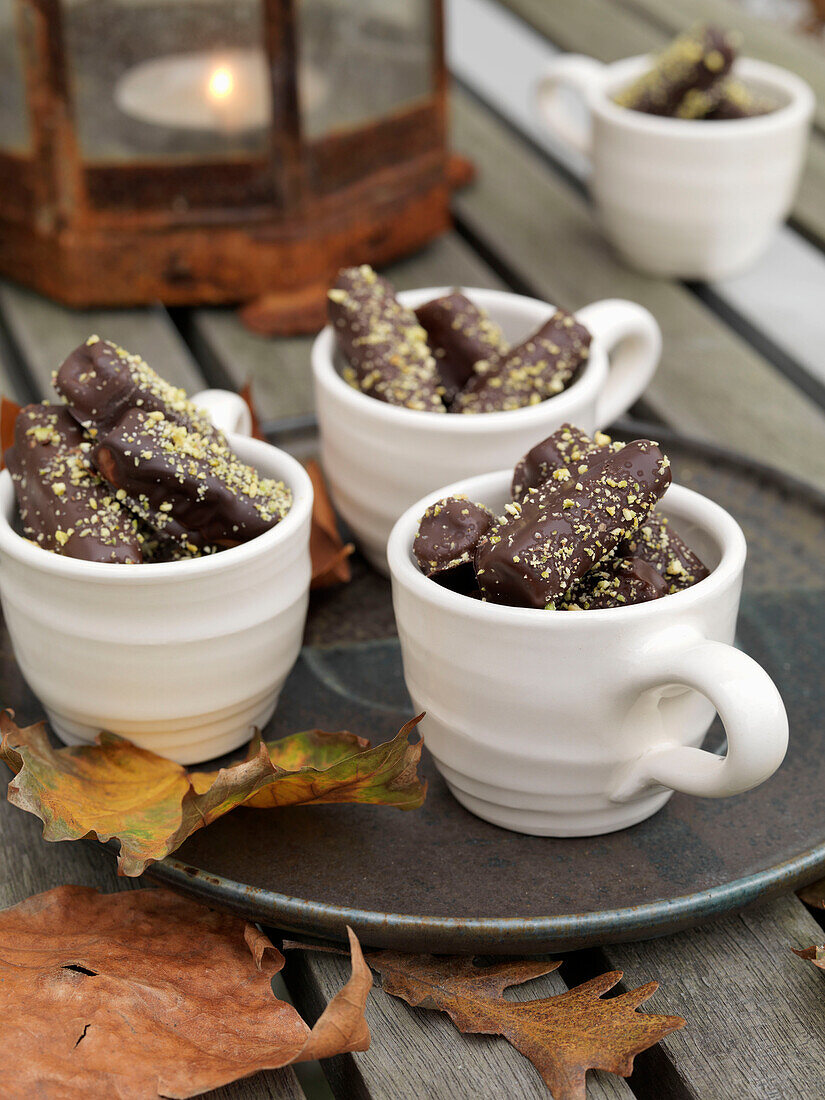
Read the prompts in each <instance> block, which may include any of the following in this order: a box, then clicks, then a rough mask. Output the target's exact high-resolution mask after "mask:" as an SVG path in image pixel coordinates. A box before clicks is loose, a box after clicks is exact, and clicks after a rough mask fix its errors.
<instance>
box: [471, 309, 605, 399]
mask: <svg viewBox="0 0 825 1100" xmlns="http://www.w3.org/2000/svg"><path fill="white" fill-rule="evenodd" d="M590 340H591V336H590V333H589V332H588V331H587V329H586V328H585V327H584V325H580V324H579V323H578V322H577V321H576V319H575V318H574V317H573V316H572V315H571V314H569V313H567V312H565V311H564V310H562V309H558V310H556V312H555V313H554V314H553V316H552V317H551V318H550V320H549V321H547V322H546V323H545V324H544V325H542V327H541V328H540V329H539V330H538V332H536V333H534V334H533V335H532V336H529V337H528V338H527V339H526V340H524V341H522V343H520V344H518V345H517V346H516V347H513V348H511V349H510V350H509V351H508V352H506V353H505V354H504V355H499V356H497V357H495V358H493V359H488V360H482V361H481V362H480V363H477V364H476V367H475V371H476V373H475V374H474V375H473V377H472V378H471V379H470V381H469V382H468V383H467V385H466V386H465V387H464V389H463V390H462V391H461V393H459V395H458V396H457V397H456V399H455V401H454V402H453V404H452V406H451V410H450V411H451V412H459V413H486V412H498V411H500V410H502V409H520V408H523V407H524V406H525V405H536V404H538V403H539V402H540V401H544V400H546V399H547V398H548V397H554V396H555V395H556V394H557V393H561V392H562V390H563V389H565V388H566V387H567V386H569V385H570V383H571V382H573V381H574V380H575V378H576V376H577V374H578V373H579V371H580V369H581V367H582V364H583V363H584V362H585V360H586V359H587V356H588V354H589V348H590Z"/></svg>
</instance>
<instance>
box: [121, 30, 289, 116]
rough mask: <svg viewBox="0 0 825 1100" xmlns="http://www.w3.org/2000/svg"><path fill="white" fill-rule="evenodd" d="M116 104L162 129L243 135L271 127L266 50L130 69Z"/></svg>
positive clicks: (171, 59)
mask: <svg viewBox="0 0 825 1100" xmlns="http://www.w3.org/2000/svg"><path fill="white" fill-rule="evenodd" d="M115 103H116V104H117V106H118V107H119V108H120V109H121V110H122V111H123V112H124V113H125V114H128V115H131V116H132V118H137V119H140V120H141V121H142V122H151V123H154V124H155V125H157V126H170V127H181V128H186V129H191V130H217V131H222V132H224V133H239V132H241V131H244V130H252V129H258V128H259V127H261V126H266V125H267V124H268V123H269V121H270V118H271V114H272V111H271V106H270V104H271V99H270V91H269V81H268V73H267V64H266V56H265V54H264V52H263V50H252V49H249V50H225V51H221V52H202V53H185V54H170V55H168V56H167V57H158V58H155V59H154V60H152V61H144V62H142V63H141V64H140V65H136V66H135V67H134V68H133V69H130V70H129V71H128V72H126V73H124V75H123V76H122V77H121V78H120V80H119V81H118V83H117V85H116V87H115Z"/></svg>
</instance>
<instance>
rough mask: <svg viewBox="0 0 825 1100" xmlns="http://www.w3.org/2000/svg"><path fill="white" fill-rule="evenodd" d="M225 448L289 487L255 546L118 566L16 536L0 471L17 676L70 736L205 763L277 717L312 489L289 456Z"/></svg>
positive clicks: (301, 598) (294, 649) (266, 449)
mask: <svg viewBox="0 0 825 1100" xmlns="http://www.w3.org/2000/svg"><path fill="white" fill-rule="evenodd" d="M196 400H198V399H197V398H196ZM202 403H203V404H204V405H207V406H210V407H211V406H212V402H211V401H208V400H205V401H203V402H202ZM216 419H217V418H216ZM242 421H243V416H242V414H241V415H240V416H238V417H234V418H233V420H231V421H230V422H235V423H238V422H242ZM223 423H226V421H223ZM222 426H223V425H222ZM229 439H230V443H231V445H232V447H233V449H234V450H235V451H236V453H237V454H238V455H239V456H240V457H241V458H242V459H243V460H244V461H245V462H248V463H249V464H250V465H252V466H254V467H255V468H256V469H257V470H258V471H259V472H260V473H261V474H264V475H265V476H267V477H274V478H279V479H282V480H283V481H284V482H285V483H286V484H287V485H288V486H289V487H290V489H291V490H292V493H293V498H294V499H293V504H292V507H291V508H290V510H289V512H288V513H287V515H286V517H285V518H284V519H283V520H282V521H281V522H280V523H279V524H278V525H277V526H276V527H274V528H272V529H271V530H270V531H267V532H265V533H264V534H263V535H260V536H258V538H255V539H252V540H251V541H250V542H248V543H245V544H244V545H242V546H236V547H233V548H232V549H229V550H224V551H222V552H221V553H220V554H216V555H214V556H213V557H204V558H193V559H192V560H190V561H177V562H164V563H158V564H152V565H110V564H105V563H97V562H86V561H77V560H75V559H73V558H66V557H61V556H60V555H58V554H52V553H50V552H49V551H46V550H42V549H41V548H40V547H38V546H36V545H34V544H33V543H31V542H29V541H28V540H27V539H24V538H22V537H21V536H20V535H18V534H17V533H16V531H15V530H14V529H13V526H12V524H13V523H14V520H15V516H16V504H15V499H14V487H13V485H12V481H11V477H10V476H9V473H8V471H7V470H4V471H3V472H2V474H0V596H2V604H3V614H4V617H5V620H6V625H7V627H8V630H9V634H10V636H11V642H12V646H13V648H14V654H15V657H16V658H17V662H18V664H19V666H20V670H21V671H22V673H23V675H24V676H25V678H26V680H27V681H28V683H29V686H30V687H31V688H32V690H33V691H34V693H35V694H36V695H37V696H38V698H39V699H40V701H41V702H42V704H43V706H44V707H45V709H46V713H47V715H48V718H49V721H50V722H51V724H52V727H53V728H54V730H55V732H56V733H57V734H58V735H59V736H60V737H61V739H62V740H64V741H66V742H69V743H76V742H81V741H93V740H94V738H95V736H96V735H97V733H99V732H100V731H101V730H110V731H111V732H113V733H117V734H120V735H121V736H123V737H128V738H129V739H130V740H131V741H134V742H135V743H137V744H138V745H142V746H144V747H145V748H147V749H151V750H152V751H153V752H156V753H159V754H160V755H161V756H166V757H169V758H170V759H172V760H176V761H178V762H179V763H181V764H195V763H199V762H200V761H203V760H208V759H211V758H212V757H215V756H219V755H221V754H222V753H225V752H229V751H230V750H231V749H235V748H237V747H238V746H239V745H241V744H243V743H244V741H245V740H247V739H248V738H249V736H250V735H251V731H252V728H253V726H259V727H260V726H263V725H264V724H265V723H266V722H267V721H268V720H269V718H270V716H271V715H272V713H273V711H274V709H275V705H276V703H277V701H278V695H279V694H280V691H281V688H282V686H283V683H284V681H285V679H286V677H287V675H288V673H289V671H290V669H291V668H292V666H293V664H294V663H295V660H296V658H297V657H298V653H299V652H300V648H301V639H302V636H303V629H304V620H305V618H306V610H307V603H308V595H309V582H310V574H311V566H310V557H309V530H310V521H311V515H312V485H311V483H310V481H309V478H308V477H307V474H306V473H305V471H304V469H303V467H302V466H301V465H300V463H298V462H296V461H295V459H294V458H291V457H290V456H289V455H288V454H285V453H284V452H283V451H280V450H278V449H277V448H275V447H272V446H270V445H269V444H268V443H261V442H259V441H258V440H255V439H248V438H244V437H242V436H238V435H230V436H229Z"/></svg>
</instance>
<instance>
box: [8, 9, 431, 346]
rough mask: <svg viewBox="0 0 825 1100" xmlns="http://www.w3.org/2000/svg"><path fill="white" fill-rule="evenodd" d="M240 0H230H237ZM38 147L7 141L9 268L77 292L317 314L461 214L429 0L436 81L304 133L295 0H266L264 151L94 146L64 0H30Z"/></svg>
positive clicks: (101, 300)
mask: <svg viewBox="0 0 825 1100" xmlns="http://www.w3.org/2000/svg"><path fill="white" fill-rule="evenodd" d="M225 2H227V3H231V0H225ZM17 3H18V15H19V30H20V37H21V48H22V52H23V63H24V72H25V81H26V93H27V101H28V108H29V113H30V126H31V147H30V150H29V151H27V152H26V153H17V152H8V151H2V150H0V193H2V195H3V203H2V205H0V271H1V272H2V273H4V274H5V275H7V276H10V277H12V278H14V279H16V280H18V281H20V282H22V283H25V284H27V285H29V286H31V287H33V288H35V289H36V290H38V291H41V292H42V293H44V294H47V295H49V296H50V297H52V298H55V299H57V300H58V301H60V302H63V303H65V304H67V305H71V306H82V307H89V306H111V305H134V304H139V303H145V302H151V301H156V300H161V301H163V302H165V303H168V304H170V305H180V304H191V303H196V302H198V303H226V302H238V301H248V300H250V299H254V298H256V297H258V296H260V295H266V296H267V297H266V301H267V324H268V328H269V330H270V331H275V332H278V331H280V332H296V331H304V330H310V329H312V328H313V327H315V326H316V325H317V323H318V321H319V319H320V317H321V310H322V305H323V298H324V292H325V288H326V287H327V286H328V285H329V280H330V278H331V276H332V275H333V273H334V272H335V271H336V270H337V269H338V268H339V267H340V266H343V265H346V264H350V263H372V264H382V263H385V262H387V261H389V260H391V259H393V258H395V257H397V256H399V255H402V254H404V253H406V252H409V251H412V250H414V249H415V248H417V247H419V246H420V245H422V244H424V243H425V242H426V241H428V240H429V239H431V238H432V237H433V236H435V235H437V234H439V233H441V232H442V231H444V230H445V229H446V228H447V226H448V224H449V214H448V200H449V184H448V174H449V173H448V159H449V158H448V156H447V146H446V140H447V138H446V95H447V77H446V70H445V63H444V42H443V11H442V3H441V0H430V3H431V4H432V21H433V42H432V92H431V94H429V95H427V96H426V97H425V98H422V99H418V100H416V101H415V102H414V103H412V104H410V105H409V106H405V107H404V108H402V109H400V110H396V111H393V112H392V113H390V114H388V115H387V116H385V117H378V118H376V119H375V120H374V121H370V122H369V123H367V124H364V125H359V126H356V127H353V128H351V129H348V130H342V131H340V132H332V133H329V134H328V135H326V136H324V137H321V138H317V139H313V140H311V141H308V140H305V138H304V136H303V134H302V125H301V114H300V110H299V103H298V89H297V76H298V50H299V45H298V41H297V34H298V27H297V16H296V0H262V11H263V25H262V37H263V41H262V45H263V48H264V50H265V52H266V55H267V60H268V71H269V75H270V79H271V97H272V105H273V106H272V122H271V126H270V128H269V144H268V148H267V149H266V152H265V153H264V154H262V155H257V154H255V155H243V156H237V155H235V156H232V157H227V158H226V160H225V161H224V160H216V159H214V158H212V157H210V158H208V159H207V160H205V161H203V162H199V161H186V162H181V163H176V162H174V161H172V162H166V161H163V160H157V161H155V162H149V161H146V160H144V159H135V160H134V161H127V162H124V163H114V164H96V163H93V162H89V161H87V160H84V157H83V156H82V154H81V149H80V144H79V140H78V134H77V127H76V120H75V117H74V107H73V102H72V92H71V87H70V73H69V60H68V58H67V52H66V48H65V41H64V35H63V15H64V11H63V10H62V8H61V3H60V0H17Z"/></svg>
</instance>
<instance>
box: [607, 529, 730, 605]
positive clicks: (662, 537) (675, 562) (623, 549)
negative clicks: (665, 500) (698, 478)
mask: <svg viewBox="0 0 825 1100" xmlns="http://www.w3.org/2000/svg"><path fill="white" fill-rule="evenodd" d="M618 553H619V554H621V555H622V556H624V557H636V558H642V559H643V560H644V561H646V562H647V563H648V564H649V565H650V566H651V567H652V568H653V569H655V570H656V571H657V572H658V573H660V574H661V576H662V577H663V578H664V580H665V582H666V584H667V592H668V593H669V594H671V595H672V594H673V593H674V592H681V591H682V589H683V588H690V587H691V586H692V585H694V584H696V583H697V581H701V580H704V578H705V577H707V576H708V574H709V572H710V570H709V569H708V568H707V566H706V565H704V564H703V563H702V562H701V561H700V560H699V558H698V557H697V556H696V554H694V552H693V551H692V550H691V548H690V547H689V546H688V545H687V543H686V542H685V541H684V540H683V539H682V538H681V537H680V536H679V535H678V534H677V533H676V532H675V531H674V530H673V527H672V526H671V524H670V521H669V520H668V519H667V518H666V517H665V516H662V515H659V512H658V511H657V510H656V509H653V510H652V511H651V513H650V515H649V516H648V517H647V519H646V520H645V522H644V523H643V524H642V525H641V527H639V529H638V530H637V531H635V532H634V533H633V534H632V535H631V536H630V537H629V538H627V539H626V540H625V541H624V542H623V543H622V544H621V546H620V547H619V549H618Z"/></svg>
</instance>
